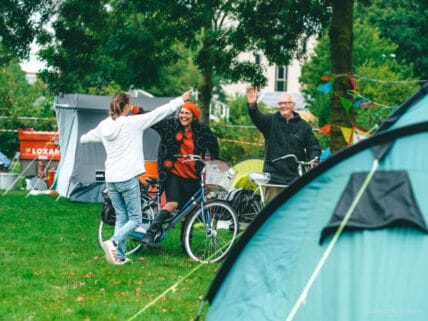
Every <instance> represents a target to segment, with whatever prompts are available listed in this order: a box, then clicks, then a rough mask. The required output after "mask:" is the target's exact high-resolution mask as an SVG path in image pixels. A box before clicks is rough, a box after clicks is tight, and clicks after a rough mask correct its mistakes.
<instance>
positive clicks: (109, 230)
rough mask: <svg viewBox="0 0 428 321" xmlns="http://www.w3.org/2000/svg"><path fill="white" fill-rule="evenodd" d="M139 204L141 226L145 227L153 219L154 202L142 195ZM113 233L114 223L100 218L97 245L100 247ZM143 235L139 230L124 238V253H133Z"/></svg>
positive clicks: (137, 248) (139, 246)
mask: <svg viewBox="0 0 428 321" xmlns="http://www.w3.org/2000/svg"><path fill="white" fill-rule="evenodd" d="M141 202H142V204H141V206H142V216H143V222H142V223H143V225H142V226H143V227H144V228H147V227H148V225H149V224H150V222H151V221H152V220H153V217H154V213H155V209H156V206H157V205H156V202H154V201H153V199H151V198H150V197H149V196H147V195H142V197H141ZM113 234H114V225H111V224H107V223H105V222H103V220H102V219H101V220H100V223H99V224H98V245H99V247H100V248H101V249H102V243H103V242H105V241H107V240H109V239H110V238H111V237H112V236H113ZM143 236H144V234H143V233H140V232H136V231H134V232H132V233H131V234H129V235H128V237H127V238H126V249H125V253H126V255H130V254H133V253H135V252H137V251H138V250H139V249H140V248H141V244H140V240H141V239H142V237H143Z"/></svg>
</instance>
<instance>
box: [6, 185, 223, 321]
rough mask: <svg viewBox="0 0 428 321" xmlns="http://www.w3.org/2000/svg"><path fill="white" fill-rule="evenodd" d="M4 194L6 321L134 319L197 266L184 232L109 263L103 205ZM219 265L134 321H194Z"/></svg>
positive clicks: (186, 281)
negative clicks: (101, 232) (102, 235)
mask: <svg viewBox="0 0 428 321" xmlns="http://www.w3.org/2000/svg"><path fill="white" fill-rule="evenodd" d="M3 192H4V191H0V193H1V194H0V229H1V230H0V231H1V232H0V235H1V237H0V240H1V242H0V320H8V321H12V320H17V321H18V320H19V321H22V320H37V321H38V320H42V321H46V320H72V321H73V320H79V321H80V320H85V321H94V320H129V319H130V318H131V317H133V316H134V315H135V314H137V313H138V312H139V311H141V309H143V308H144V307H145V306H146V305H147V304H149V303H150V302H152V301H153V300H154V299H155V298H157V297H158V296H159V295H160V294H162V293H163V292H164V291H165V290H167V289H169V288H170V287H171V286H172V285H174V284H175V283H176V282H177V281H179V280H181V279H182V278H183V277H184V276H185V275H186V274H188V273H189V272H190V271H192V270H193V269H195V267H197V266H198V263H196V262H193V261H191V260H190V259H189V258H188V257H187V256H186V254H185V253H183V252H182V250H181V247H180V242H179V233H180V231H179V226H177V228H175V229H173V230H172V231H171V232H170V233H169V234H168V235H167V237H166V239H165V240H164V241H163V242H162V243H161V249H160V250H147V249H144V250H142V251H140V252H139V253H137V254H135V255H133V256H131V259H132V260H133V263H132V264H128V265H124V266H113V265H109V264H107V262H106V261H105V259H104V256H103V252H102V251H101V249H100V248H99V247H98V243H97V226H98V222H99V213H100V209H101V204H80V203H72V202H70V201H68V200H67V199H64V198H59V199H57V197H55V196H49V195H40V196H28V197H26V195H27V193H26V192H24V191H12V192H9V193H8V194H6V195H2V194H3ZM219 267H220V265H219V264H209V265H203V266H202V267H201V268H200V269H198V270H197V271H196V272H195V273H194V274H192V275H191V276H190V277H189V278H186V279H184V280H183V281H182V282H181V283H180V284H179V285H178V286H177V288H176V290H175V291H173V292H169V293H167V294H166V295H165V296H164V297H162V299H160V300H159V301H157V302H156V303H154V305H153V306H150V307H149V308H147V309H146V310H145V311H144V312H143V313H141V314H139V315H138V316H137V317H136V318H135V319H134V320H148V321H157V320H159V321H169V320H171V321H181V320H183V321H190V320H193V319H194V317H195V315H196V312H197V309H198V307H199V305H200V302H201V301H200V300H201V298H202V297H203V296H204V295H205V294H206V291H207V289H208V287H209V286H210V284H211V281H212V279H213V277H214V276H215V273H216V271H217V270H218V268H219Z"/></svg>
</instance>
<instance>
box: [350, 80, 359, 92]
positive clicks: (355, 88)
mask: <svg viewBox="0 0 428 321" xmlns="http://www.w3.org/2000/svg"><path fill="white" fill-rule="evenodd" d="M349 81H350V82H351V85H352V90H353V91H355V92H356V91H357V83H356V82H355V79H354V77H352V76H349Z"/></svg>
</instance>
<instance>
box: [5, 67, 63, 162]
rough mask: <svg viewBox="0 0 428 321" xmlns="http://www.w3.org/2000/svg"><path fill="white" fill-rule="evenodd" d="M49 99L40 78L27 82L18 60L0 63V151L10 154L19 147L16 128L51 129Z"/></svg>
mask: <svg viewBox="0 0 428 321" xmlns="http://www.w3.org/2000/svg"><path fill="white" fill-rule="evenodd" d="M52 99H53V97H52V96H50V94H49V92H48V90H47V89H46V87H45V85H44V84H43V83H42V82H41V81H36V82H35V83H34V84H32V85H30V84H28V82H27V80H26V79H25V73H24V72H23V71H22V70H21V68H20V66H19V63H18V61H17V60H16V59H15V60H11V61H10V62H9V63H7V64H5V65H3V66H2V67H0V116H1V118H0V128H1V129H3V130H4V131H2V132H0V151H1V152H2V153H4V154H6V155H8V156H9V157H12V156H13V155H14V154H15V152H16V151H18V150H19V140H18V135H17V133H16V130H17V129H18V128H29V127H31V128H34V129H35V130H42V131H43V130H54V129H55V128H56V121H55V118H54V117H53V112H52V109H51V107H52Z"/></svg>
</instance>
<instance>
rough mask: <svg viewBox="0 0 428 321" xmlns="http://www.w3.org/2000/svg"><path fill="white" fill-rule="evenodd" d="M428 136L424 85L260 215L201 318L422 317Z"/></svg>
mask: <svg viewBox="0 0 428 321" xmlns="http://www.w3.org/2000/svg"><path fill="white" fill-rule="evenodd" d="M427 141H428V85H426V86H424V87H422V88H421V89H420V90H419V91H418V92H417V93H415V94H414V95H413V96H412V97H410V98H409V99H408V100H407V101H406V102H404V103H403V104H402V105H401V106H400V108H398V109H397V110H396V111H395V112H394V113H393V115H392V116H391V117H390V118H388V119H387V120H386V121H385V122H383V123H382V124H381V126H380V128H379V130H378V131H377V132H376V133H375V134H374V135H373V136H372V137H370V138H368V139H366V140H364V141H361V142H359V143H357V144H355V145H353V146H352V147H349V148H348V149H346V150H344V151H342V152H340V153H337V154H336V155H334V156H332V157H331V158H329V159H327V160H326V161H325V162H323V163H321V164H320V165H319V166H318V167H316V168H315V169H313V170H311V171H310V172H309V173H308V174H306V175H304V176H303V177H301V178H299V179H298V180H297V181H296V182H295V183H293V184H292V185H291V186H290V187H289V188H288V189H287V190H285V191H284V192H283V193H281V194H280V195H279V196H278V197H277V198H275V199H274V200H273V201H272V202H271V203H270V204H269V205H268V206H267V207H266V208H265V209H264V210H263V211H262V213H261V215H259V216H258V217H257V218H256V220H255V221H254V222H253V223H252V224H251V225H250V226H249V228H248V229H247V230H246V232H245V233H244V234H243V235H242V237H241V238H240V240H239V242H238V243H237V244H236V246H235V247H234V249H233V251H232V252H231V253H230V255H229V257H228V258H227V260H226V261H225V263H224V264H223V266H222V268H221V269H220V270H219V273H218V274H217V276H216V278H215V280H214V281H213V283H212V285H211V288H210V289H209V291H208V293H207V296H206V299H207V301H208V302H209V303H210V307H209V310H208V312H207V317H206V320H208V321H212V320H222V321H228V320H242V321H244V320H245V321H247V320H257V321H259V320H265V321H266V320H269V321H270V320H278V321H279V320H286V321H291V320H296V321H297V320H298V321H303V320H304V321H312V320H326V321H327V320H328V321H368V320H369V321H392V320H394V321H398V320H403V321H404V320H412V321H425V320H428V305H427V303H426V299H425V296H426V294H427V293H428V269H427V264H428V255H427V253H428V235H427V225H426V222H427V221H428V197H427V192H426V190H427V188H426V182H427V181H428V158H427V156H426V155H427V152H426V144H427ZM344 219H345V220H344ZM348 219H349V220H348ZM347 220H348V221H347ZM345 222H347V224H346V225H344V223H345ZM338 227H339V228H338Z"/></svg>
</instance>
